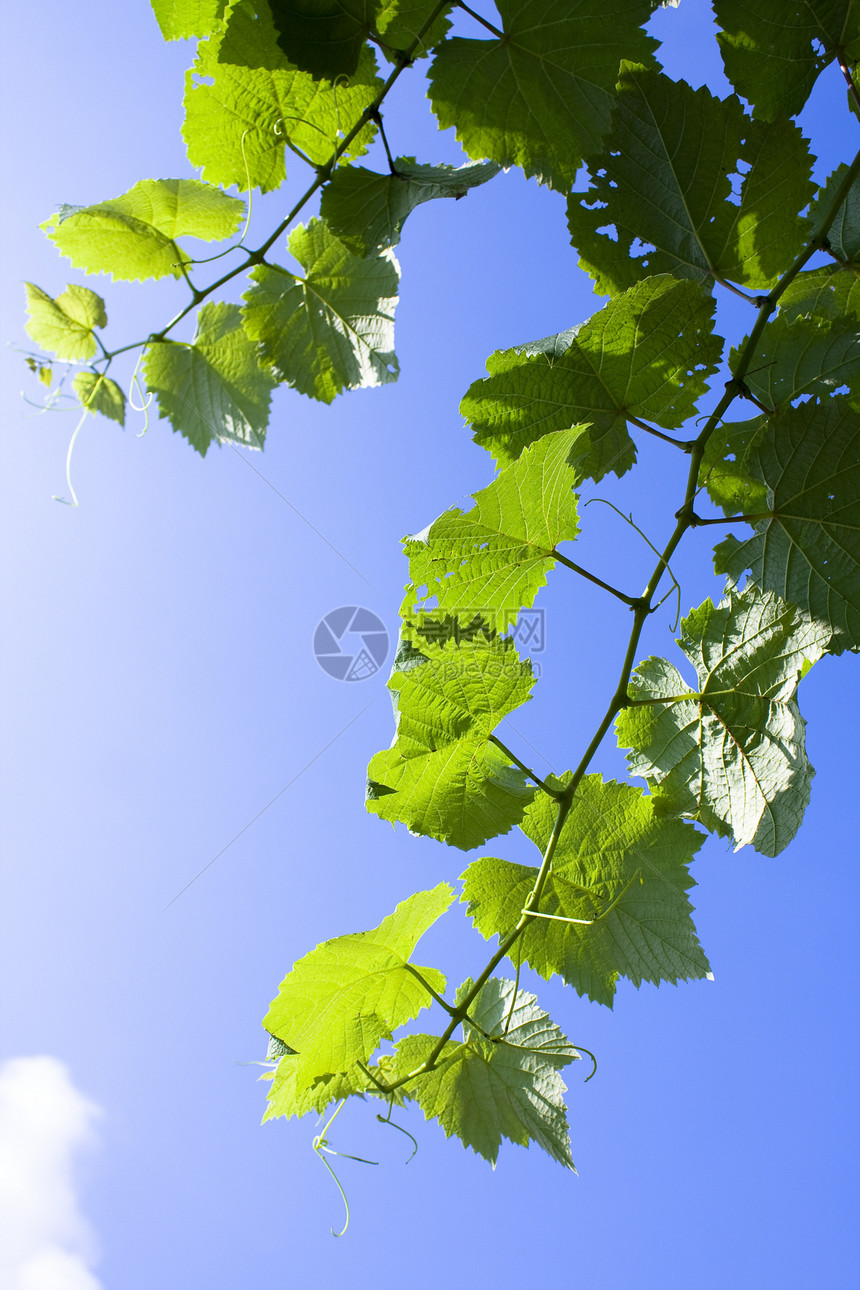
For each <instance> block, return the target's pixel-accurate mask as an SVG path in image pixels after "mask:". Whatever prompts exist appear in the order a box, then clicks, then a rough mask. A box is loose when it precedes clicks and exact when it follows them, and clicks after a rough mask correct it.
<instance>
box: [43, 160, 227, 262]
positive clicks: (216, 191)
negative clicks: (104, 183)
mask: <svg viewBox="0 0 860 1290" xmlns="http://www.w3.org/2000/svg"><path fill="white" fill-rule="evenodd" d="M244 212H245V204H244V202H243V201H241V199H240V198H238V197H230V196H228V194H227V193H224V192H222V191H221V189H220V188H215V187H214V186H213V185H212V184H204V183H201V182H200V180H198V179H142V180H141V181H140V183H137V184H135V185H134V187H133V188H130V189H129V191H128V192H127V193H123V194H122V196H120V197H114V198H112V199H111V200H110V201H105V202H97V203H96V204H95V205H93V206H61V207H60V210H59V211H58V213H57V214H56V215H52V216H51V217H50V218H49V219H47V220H45V222H44V223H43V224H42V225H41V226H40V227H41V228H43V229H44V230H45V232H46V233H47V235H48V237H49V238H50V239H51V241H52V242H53V243H54V245H55V246H56V247H57V249H58V250H59V251H60V253H61V255H66V256H68V257H69V259H70V260H71V262H72V264H74V265H75V266H76V267H77V268H79V269H86V271H87V272H88V273H109V274H110V275H111V276H112V277H113V278H115V279H116V280H117V281H119V280H127V279H132V280H138V279H143V278H163V277H166V276H168V275H172V276H173V277H175V278H178V277H179V276H180V274H181V269H180V267H179V262H180V261H184V262H186V263H187V262H188V257H187V256H186V255H184V254H183V253H182V252H181V251H180V250H179V248H178V247H177V245H176V241H175V239H176V238H178V237H197V238H201V239H202V240H204V241H206V242H215V241H221V240H223V239H224V238H228V237H230V236H231V235H232V234H233V233H235V231H236V229H237V228H238V226H239V223H240V221H241V219H242V216H243V215H244Z"/></svg>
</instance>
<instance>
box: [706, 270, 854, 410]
mask: <svg viewBox="0 0 860 1290" xmlns="http://www.w3.org/2000/svg"><path fill="white" fill-rule="evenodd" d="M827 290H828V291H830V290H832V287H828V288H827ZM808 305H809V299H808V298H807V300H806V301H805V302H804V304H803V305H800V304H799V303H798V299H797V297H796V296H791V297H789V304H788V307H787V308H786V309H785V310H780V312H779V313H778V314H777V316H776V318H774V320H773V321H772V322H769V323H768V324H767V326H766V327H765V329H764V331H763V332H762V336H761V340H760V341H759V344H758V347H757V349H756V354H755V368H754V370H752V371H751V372H748V373H747V376H746V384H747V387H748V388H749V389H750V390H751V392H752V393H753V394H754V395H755V397H756V398H757V399H758V400H759V402H760V403H761V404H763V405H764V406H765V407H766V408H768V409H773V410H774V411H777V412H783V411H785V410H787V409H788V407H789V405H790V404H791V403H793V402H794V400H795V399H799V398H800V397H801V396H802V395H814V396H818V397H821V396H826V395H828V394H835V393H836V392H837V391H838V390H840V389H841V388H842V386H848V388H849V391H850V392H851V393H852V394H853V396H854V400H855V401H856V400H858V399H860V384H858V379H860V330H858V327H857V320H856V318H854V317H851V316H847V315H837V314H836V313H835V309H834V308H831V307H828V309H827V313H830V314H831V315H832V316H831V317H827V315H826V314H824V315H823V316H822V315H821V314H819V315H816V316H812V315H810V314H809V313H808V312H806V310H807V308H808ZM801 309H803V312H801ZM742 349H743V342H742V343H741V345H739V346H738V348H737V349H735V350H732V355H731V358H730V360H729V363H730V366H732V367H734V364H735V361H736V358H737V356H738V354H739V353H740V351H741V350H742Z"/></svg>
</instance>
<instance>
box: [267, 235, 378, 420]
mask: <svg viewBox="0 0 860 1290" xmlns="http://www.w3.org/2000/svg"><path fill="white" fill-rule="evenodd" d="M288 244H289V248H290V251H291V252H292V254H293V255H294V256H295V257H296V259H297V260H298V261H299V263H300V264H301V265H302V267H303V268H304V269H305V270H306V276H305V277H304V278H300V277H295V276H294V275H293V274H291V273H288V272H287V271H286V270H285V269H281V268H279V267H277V266H269V265H259V266H258V267H257V268H255V269H253V270H252V272H251V277H252V278H253V280H254V283H255V285H254V286H253V287H252V288H251V290H250V291H248V292H246V294H245V296H244V299H245V301H246V304H245V307H244V309H243V317H244V324H245V330H246V332H247V334H248V336H250V337H251V339H252V340H255V341H259V342H260V353H261V355H262V360H263V362H264V363H266V365H267V366H268V367H269V368H271V370H272V372H273V373H274V375H275V377H276V378H277V380H278V381H283V382H286V384H288V385H291V386H294V387H295V389H297V390H300V391H301V393H302V394H308V395H310V396H311V397H312V398H315V399H321V400H322V401H323V402H325V403H331V401H332V399H333V398H334V397H335V396H336V395H337V394H340V392H341V391H342V390H344V389H347V390H355V389H359V388H360V387H362V386H372V385H385V384H387V383H388V382H389V381H396V380H397V374H398V365H397V358H396V356H395V354H394V308H395V305H396V304H397V284H398V279H399V268H398V265H397V261H396V260H395V258H394V255H393V254H392V252H391V251H386V252H383V253H382V254H381V255H376V256H372V257H368V258H367V259H364V260H362V259H360V258H359V257H358V256H355V255H353V254H352V252H351V251H349V250H347V248H346V247H345V246H344V245H343V243H342V242H339V241H338V240H337V238H335V237H333V236H332V235H331V233H330V232H329V230H328V228H327V227H326V225H325V223H324V222H323V221H322V220H316V219H313V220H311V221H310V222H309V224H308V225H307V227H306V228H304V227H303V226H302V225H299V226H298V227H297V228H295V229H293V231H292V233H291V234H290V237H289V242H288Z"/></svg>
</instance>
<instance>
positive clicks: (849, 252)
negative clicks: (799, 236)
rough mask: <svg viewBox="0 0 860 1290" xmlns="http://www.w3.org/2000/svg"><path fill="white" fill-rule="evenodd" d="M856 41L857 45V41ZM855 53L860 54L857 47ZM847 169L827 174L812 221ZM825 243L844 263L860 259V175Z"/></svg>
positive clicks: (830, 199)
mask: <svg viewBox="0 0 860 1290" xmlns="http://www.w3.org/2000/svg"><path fill="white" fill-rule="evenodd" d="M857 21H860V16H858V19H857ZM858 43H859V44H860V42H858ZM858 54H860V48H858ZM847 170H848V167H847V166H846V165H845V164H844V163H843V165H841V166H837V167H836V169H835V170H834V171H833V174H832V175H830V176H829V178H828V180H827V183H826V184H825V185H824V187H823V188H821V189H820V190H819V193H818V196H817V197H816V199H815V201H814V202H813V205H812V209H811V211H810V215H811V218H812V219H813V220H814V219H815V218H816V217H817V215H818V211H819V209H820V208H821V207H822V206H823V207H824V208H825V210H826V209H827V207H828V206H829V205H830V203H831V201H832V200H833V196H834V194H835V193H836V190H837V188H838V187H839V185H840V184H841V183H842V181H843V179H844V178H845V175H846V173H847ZM827 242H828V245H829V246H830V249H831V251H833V253H834V254H835V255H836V256H837V258H838V259H840V260H841V261H842V262H843V263H845V264H853V263H856V262H857V261H858V260H860V177H858V176H856V175H855V177H854V180H853V182H852V184H851V187H850V188H849V190H848V196H847V197H846V198H845V201H844V202H843V203H842V205H841V206H840V207H839V210H838V211H837V212H836V218H835V219H834V220H833V223H832V224H831V225H830V231H829V232H828V234H827Z"/></svg>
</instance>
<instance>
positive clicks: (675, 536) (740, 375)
mask: <svg viewBox="0 0 860 1290" xmlns="http://www.w3.org/2000/svg"><path fill="white" fill-rule="evenodd" d="M858 174H860V151H858V152H857V154H856V156H855V157H854V160H853V161H852V162H851V164H850V166H849V167H848V169H847V171H846V173H845V175H844V177H843V179H842V182H841V183H840V184H839V187H838V188H837V190H836V192H835V194H834V195H833V197H832V199H831V201H830V202H829V204H828V206H827V209H826V210H825V211H824V213H823V214H822V216H821V218H820V219H819V220H818V222H817V224H816V225H815V228H814V229H813V231H812V234H811V235H810V238H809V241H808V242H807V245H806V247H805V248H804V250H803V251H801V252H800V254H799V255H798V256H797V258H796V259H795V261H794V263H793V264H792V265H791V266H790V267H789V268H788V269H787V270H786V271H785V273H784V274H783V275H782V277H781V278H780V280H779V282H778V283H777V284H776V286H775V287H774V288H773V290H772V291H770V292H769V293H768V295H766V296H762V297H759V298H758V317H757V318H756V321H755V324H754V325H753V328H752V330H751V332H750V334H749V336H748V337H747V338H746V340H745V341H744V343H743V345H742V346H741V349H740V352H739V354H738V360H737V364H736V366H735V368H734V371H733V372H732V376H731V379H730V380H728V381H726V385H725V390H724V392H723V394H722V396H721V397H720V399H719V401H718V403H717V405H716V407H715V408H714V410H713V412H711V414H710V416H709V417H708V418H707V420H706V422H705V425H704V426H703V428H702V431H701V433H700V434H699V436H698V438H697V439H695V440H694V441H693V443H692V446H691V449H690V469H689V471H688V474H687V485H686V490H685V495H684V502H683V505H682V506H681V507H680V508H679V509H678V511H677V512H676V523H675V528H674V530H673V532H672V534H671V536H670V537H669V540H668V541H667V543H666V545H665V547H664V548H663V550H662V552H661V553H660V555H659V558H658V560H657V564H656V565H655V567H654V569H653V571H652V573H651V576H650V578H649V579H648V582H647V584H646V586H645V590H644V591H643V593H642V596H641V597H640V600H639V603H638V604H637V605H636V607H635V608H634V610H633V625H632V627H631V630H630V637H629V640H628V642H627V649H626V651H625V654H624V661H623V663H622V666H621V674H620V676H619V679H618V684H617V686H616V688H615V692H614V693H613V695H612V698H611V699H610V701H609V703H608V705H607V708H606V712H605V713H604V715H603V718H602V720H601V722H600V724H599V726H598V727H597V730H596V731H595V733H594V736H593V738H592V739H591V742H590V743H589V745H588V747H587V748H586V750H585V752H584V753H583V754H582V757H581V759H580V761H579V765H578V766H577V767H576V770H575V771H574V772H573V774H572V776H571V779H570V781H569V783H568V784H567V785H566V787H565V789H564V791H563V794H562V797H561V798H560V799H559V800H558V811H557V813H556V817H555V823H554V825H553V830H552V833H551V835H550V838H549V841H548V843H547V846H546V850H545V851H544V854H543V859H542V861H541V866H540V869H539V871H538V876H537V878H536V880H535V884H534V887H533V888H532V891H531V895H530V896H529V898H528V900H527V901H526V903H525V905H524V906H523V912H522V914H521V916H520V920H519V922H518V923H517V925H516V927H515V928H514V929H513V931H511V932H509V933H508V935H507V936H505V937H504V938H503V939H502V940H501V941H500V944H499V947H498V949H497V950H496V952H495V953H494V954H493V956H492V957H491V959H490V960H489V962H488V963H487V965H486V967H484V969H483V970H482V971H481V973H480V975H479V976H478V977H477V979H476V980H475V981H474V983H473V985H472V987H471V989H470V990H469V991H468V993H467V994H466V995H465V996H464V997H463V999H462V1001H461V1002H460V1003H459V1004H458V1005H457V1007H456V1008H455V1009H454V1011H453V1014H452V1018H451V1022H450V1023H449V1025H448V1026H446V1028H445V1030H444V1031H443V1033H442V1034H441V1035H440V1037H439V1039H438V1041H437V1043H436V1044H434V1046H433V1048H432V1049H431V1050H430V1053H429V1054H428V1056H427V1057H426V1059H425V1060H424V1061H423V1062H422V1063H421V1065H420V1066H419V1067H418V1068H417V1070H414V1071H411V1072H410V1073H409V1074H408V1075H404V1076H403V1077H402V1078H401V1079H398V1080H396V1081H394V1082H393V1083H392V1084H390V1085H389V1086H388V1089H387V1091H389V1092H393V1091H394V1090H395V1089H396V1088H400V1087H401V1085H403V1084H408V1083H409V1082H410V1081H411V1080H413V1079H417V1078H418V1077H419V1076H420V1075H424V1074H427V1073H428V1072H429V1071H431V1070H433V1068H434V1066H435V1064H436V1062H437V1060H438V1059H439V1057H440V1056H441V1054H442V1052H443V1051H444V1049H445V1045H446V1044H447V1043H448V1041H449V1039H450V1038H451V1036H452V1035H453V1033H454V1031H455V1029H456V1028H457V1026H458V1025H459V1023H460V1022H461V1021H462V1019H463V1018H464V1017H465V1015H466V1012H467V1010H468V1008H469V1007H470V1006H471V1004H472V1003H473V1002H474V1000H475V998H476V997H477V995H478V994H479V993H480V991H481V990H482V989H483V987H484V986H485V985H486V983H487V981H488V980H489V979H490V977H491V976H492V974H493V972H494V971H495V969H496V968H497V967H498V965H499V964H500V963H501V961H502V960H503V959H504V958H506V957H507V956H508V954H509V953H510V951H511V949H512V948H513V947H514V945H515V944H516V943H517V941H518V940H519V938H520V936H521V935H522V933H523V932H524V931H525V928H526V926H527V925H528V923H529V921H530V918H531V917H532V915H533V911H534V910H536V909H537V906H538V905H539V903H540V899H541V896H542V894H543V891H544V888H545V886H546V883H547V880H548V878H549V875H550V873H551V871H552V862H553V857H554V855H555V852H556V849H557V847H558V843H559V839H560V837H561V833H562V830H563V828H564V824H565V821H566V819H567V817H568V814H569V813H570V809H571V806H572V804H573V799H574V795H575V793H576V790H577V788H578V787H579V784H580V783H581V781H582V778H583V776H584V775H585V773H586V771H587V770H588V767H589V765H590V763H591V760H592V758H593V757H594V755H595V753H596V752H597V749H598V748H599V747H600V744H601V743H602V742H603V738H604V736H605V735H606V733H607V731H608V730H609V727H610V726H611V725H612V722H613V721H614V719H615V717H616V716H617V715H618V713H619V712H620V711H621V710H622V709H623V708H625V707H627V706H628V705H629V704H630V703H631V702H633V703H635V702H636V700H635V699H631V698H630V697H629V696H628V692H627V687H628V685H629V683H630V676H631V673H632V671H633V664H634V662H635V659H636V651H637V649H638V647H639V638H640V636H641V635H642V629H643V627H644V625H645V620H646V619H647V617H648V615H649V614H650V612H651V608H652V601H653V598H654V595H655V594H656V592H657V588H658V587H659V585H660V582H661V580H662V577H663V574H664V572H665V571H666V570H667V569H668V567H669V561H670V560H671V558H672V556H673V554H674V553H675V550H676V549H677V547H678V545H679V543H680V542H681V539H682V538H683V537H684V534H685V533H686V532H687V530H688V529H691V528H695V527H696V524H695V519H696V515H695V511H694V510H693V502H694V501H695V498H696V494H697V492H698V480H699V468H700V466H701V463H702V458H703V456H704V453H705V447H706V446H707V443H708V440H709V439H710V437H711V435H712V434H713V432H714V431H715V430H716V428H717V426H718V425H719V424H720V422H721V421H722V420H723V417H724V416H725V413H726V412H727V410H728V408H729V407H730V406H731V404H732V403H733V402H734V401H735V399H736V398H738V397H740V396H741V394H742V392H743V389H744V377H745V376H746V373H747V371H748V369H749V366H750V363H751V362H752V359H753V356H754V355H755V352H756V349H757V348H758V344H759V341H760V340H761V336H762V332H763V331H764V328H765V326H766V325H767V321H768V319H769V317H770V315H771V314H772V313H773V311H774V310H775V309H776V306H777V303H778V301H779V299H780V297H781V296H782V294H783V292H784V291H785V290H786V289H787V287H788V286H789V284H790V283H791V282H793V281H794V279H795V277H796V276H797V274H798V273H800V271H801V269H802V268H803V266H804V265H805V264H806V263H807V261H808V260H809V259H810V258H811V257H812V256H813V255H814V254H815V252H816V251H817V250H820V249H821V245H822V242H823V241H824V239H825V237H826V235H827V232H828V230H829V228H830V226H831V224H832V223H833V220H834V219H835V218H836V214H837V212H838V210H839V208H840V206H841V205H842V203H843V201H844V200H845V198H846V196H847V194H848V192H849V191H850V189H851V186H852V184H853V183H854V180H855V178H856V177H857V175H858ZM515 1002H516V999H515V998H514V999H513V1000H512V1007H513V1005H514V1004H515Z"/></svg>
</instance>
